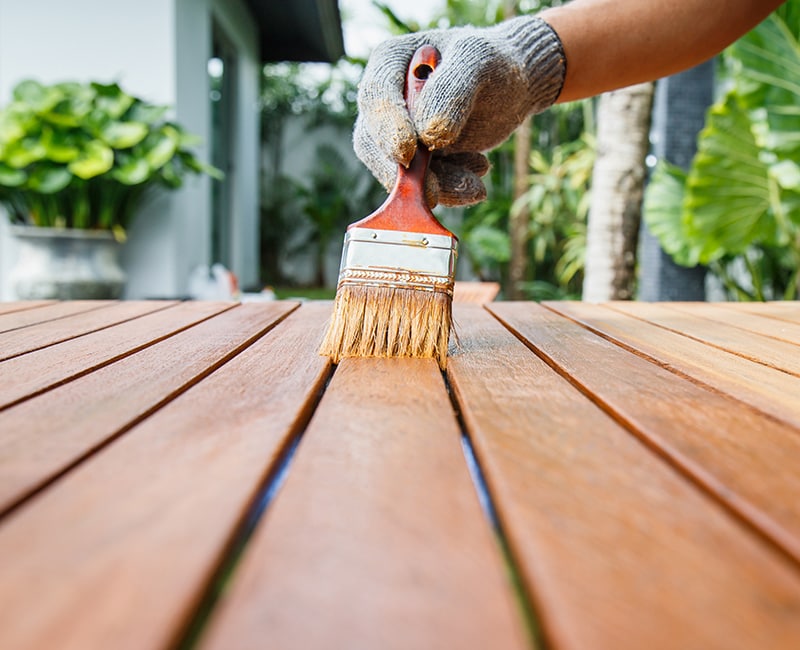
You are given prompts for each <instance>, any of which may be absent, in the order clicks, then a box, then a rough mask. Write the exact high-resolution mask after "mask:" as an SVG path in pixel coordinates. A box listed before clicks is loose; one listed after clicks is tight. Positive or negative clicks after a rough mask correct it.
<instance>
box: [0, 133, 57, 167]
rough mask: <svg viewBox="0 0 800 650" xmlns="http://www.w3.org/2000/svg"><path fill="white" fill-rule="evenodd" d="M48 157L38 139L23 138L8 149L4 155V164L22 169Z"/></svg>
mask: <svg viewBox="0 0 800 650" xmlns="http://www.w3.org/2000/svg"><path fill="white" fill-rule="evenodd" d="M46 155H47V150H46V149H45V148H44V145H43V144H42V143H41V142H40V141H39V140H38V139H37V138H30V137H28V138H23V139H22V140H19V141H17V142H14V143H13V144H11V145H9V146H8V147H6V149H5V151H4V153H3V162H5V163H6V164H7V165H9V166H10V167H14V168H16V169H22V168H23V167H27V166H28V165H30V164H31V163H34V162H36V161H37V160H41V159H42V158H44V157H45V156H46Z"/></svg>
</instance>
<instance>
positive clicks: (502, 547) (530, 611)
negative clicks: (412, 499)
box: [442, 372, 547, 650]
mask: <svg viewBox="0 0 800 650" xmlns="http://www.w3.org/2000/svg"><path fill="white" fill-rule="evenodd" d="M442 378H443V379H444V384H445V388H446V389H447V395H448V397H449V398H450V403H451V405H452V407H453V414H454V415H455V417H456V420H457V421H458V427H459V429H460V430H461V449H462V451H463V453H464V460H465V461H466V463H467V468H468V469H469V475H470V477H471V478H472V484H473V485H474V487H475V491H476V492H477V494H478V501H479V502H480V504H481V510H482V511H483V513H484V515H485V516H486V519H487V521H488V523H489V525H490V526H491V528H492V531H493V532H494V538H495V542H496V543H497V546H498V549H499V551H500V554H501V556H502V558H503V564H504V565H505V567H506V574H507V576H508V579H509V582H510V583H511V587H512V589H513V591H514V601H515V602H516V604H517V611H518V612H519V614H520V616H521V618H522V623H523V626H524V628H525V633H526V636H527V638H528V644H529V646H530V647H531V648H532V649H533V650H546V648H547V644H546V643H545V639H544V635H543V634H542V630H541V626H540V625H539V623H538V618H537V616H536V610H535V609H534V607H533V600H532V598H531V596H530V594H529V593H528V591H527V589H526V587H525V582H524V581H523V579H522V572H521V571H520V570H519V568H518V567H517V563H516V561H515V560H514V556H513V554H512V552H511V546H510V544H509V543H508V538H507V536H506V533H505V531H504V530H503V527H502V526H501V524H500V519H499V517H498V516H497V509H496V508H495V505H494V500H493V498H492V495H491V493H490V492H489V486H488V484H487V483H486V478H485V475H484V473H483V469H482V468H481V465H480V463H479V462H478V457H477V456H476V455H475V449H474V447H473V445H472V439H471V438H470V435H469V430H468V429H467V426H466V424H465V422H464V418H463V417H462V414H461V407H460V405H459V403H458V399H457V398H456V395H455V392H454V391H453V390H452V389H451V386H450V381H449V380H448V378H447V373H446V372H442Z"/></svg>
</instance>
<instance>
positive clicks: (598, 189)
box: [583, 83, 654, 302]
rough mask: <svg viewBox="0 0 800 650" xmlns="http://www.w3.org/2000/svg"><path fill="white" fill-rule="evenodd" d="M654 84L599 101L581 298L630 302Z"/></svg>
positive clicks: (613, 94) (608, 96) (634, 271)
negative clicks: (595, 157)
mask: <svg viewBox="0 0 800 650" xmlns="http://www.w3.org/2000/svg"><path fill="white" fill-rule="evenodd" d="M653 89H654V84H652V83H646V84H639V85H636V86H631V87H629V88H623V89H621V90H616V91H613V92H610V93H606V94H604V95H602V96H601V97H600V102H599V105H598V109H597V159H596V161H595V165H594V171H593V173H592V203H591V206H590V208H589V220H588V227H587V243H586V269H585V272H584V281H583V299H584V300H587V301H590V302H601V301H605V300H630V299H631V298H632V297H633V290H634V281H635V273H636V245H637V240H638V236H639V223H640V221H641V208H642V196H643V193H644V184H645V178H646V175H647V174H646V166H645V158H646V156H647V153H648V150H649V148H650V145H649V133H650V115H651V109H652V105H653Z"/></svg>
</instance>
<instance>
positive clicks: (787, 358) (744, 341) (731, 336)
mask: <svg viewBox="0 0 800 650" xmlns="http://www.w3.org/2000/svg"><path fill="white" fill-rule="evenodd" d="M609 305H610V306H611V307H612V308H613V309H616V310H618V311H621V312H623V313H626V314H630V315H632V316H634V317H636V318H641V319H643V320H647V321H649V322H651V323H655V324H656V325H658V326H659V327H665V328H667V329H669V330H672V331H673V332H678V333H679V334H682V335H684V336H690V337H692V338H694V339H696V340H698V341H701V342H703V343H708V344H709V345H713V346H715V347H718V348H720V349H722V350H728V351H729V352H733V353H734V354H738V355H739V356H742V357H744V358H745V359H750V360H751V361H757V362H758V363H763V364H764V365H768V366H771V367H773V368H777V369H779V370H783V371H784V372H787V373H792V374H793V375H797V376H800V354H798V350H797V346H796V345H792V344H791V343H785V342H783V341H776V340H775V339H772V338H768V337H766V336H761V335H759V334H754V333H751V332H746V331H743V330H741V329H739V328H738V327H734V326H733V325H730V324H727V323H721V322H718V321H717V322H714V321H709V320H706V319H704V318H696V317H693V316H691V315H688V314H686V313H684V312H680V311H677V310H674V309H672V308H671V307H669V306H668V305H665V304H664V303H655V302H653V303H646V302H636V303H634V302H623V301H620V302H614V303H609Z"/></svg>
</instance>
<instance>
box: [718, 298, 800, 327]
mask: <svg viewBox="0 0 800 650" xmlns="http://www.w3.org/2000/svg"><path fill="white" fill-rule="evenodd" d="M721 304H723V305H724V306H725V307H727V308H728V309H733V310H736V311H745V312H749V313H755V314H758V315H760V316H764V317H765V318H772V319H775V320H783V321H787V322H790V323H800V301H797V300H776V301H773V302H726V303H721Z"/></svg>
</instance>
